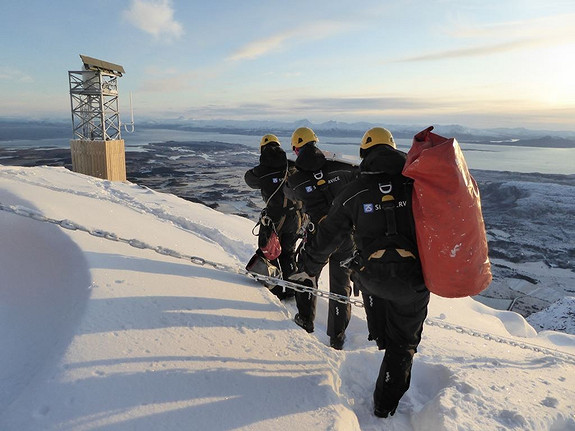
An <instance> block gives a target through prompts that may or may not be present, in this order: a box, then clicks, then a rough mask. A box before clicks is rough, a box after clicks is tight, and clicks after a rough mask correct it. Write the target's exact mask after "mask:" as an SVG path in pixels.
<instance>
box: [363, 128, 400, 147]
mask: <svg viewBox="0 0 575 431" xmlns="http://www.w3.org/2000/svg"><path fill="white" fill-rule="evenodd" d="M382 144H383V145H389V146H390V147H392V148H396V146H395V141H394V140H393V136H392V135H391V132H390V131H389V130H387V129H384V128H383V127H374V128H372V129H369V130H368V131H367V132H365V134H364V135H363V138H361V145H360V146H359V148H360V149H362V150H367V149H368V148H371V147H373V146H375V145H382Z"/></svg>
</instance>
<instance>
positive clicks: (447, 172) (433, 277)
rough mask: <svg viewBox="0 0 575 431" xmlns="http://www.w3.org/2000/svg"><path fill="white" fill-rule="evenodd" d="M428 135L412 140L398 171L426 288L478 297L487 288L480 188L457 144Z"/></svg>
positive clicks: (448, 295) (488, 273)
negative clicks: (408, 183)
mask: <svg viewBox="0 0 575 431" xmlns="http://www.w3.org/2000/svg"><path fill="white" fill-rule="evenodd" d="M432 130H433V127H429V128H427V129H425V130H423V131H422V132H419V133H418V134H417V135H415V136H414V138H413V145H412V147H411V149H410V150H409V152H408V153H407V162H406V164H405V167H404V169H403V175H405V176H406V177H409V178H412V179H413V180H414V185H413V217H414V219H415V226H416V234H417V246H418V250H419V255H420V258H421V266H422V269H423V276H424V279H425V284H426V285H427V288H428V289H429V290H430V291H431V292H433V293H435V294H436V295H439V296H443V297H446V298H459V297H464V296H472V295H477V294H478V293H480V292H481V291H483V290H484V289H486V288H487V286H488V285H489V283H491V265H490V263H489V257H488V254H487V252H488V247H487V238H486V235H485V224H484V222H483V214H482V213H481V199H480V197H479V189H478V187H477V183H476V182H475V180H474V179H473V177H472V176H471V175H470V173H469V170H468V168H467V163H466V162H465V158H464V157H463V153H462V151H461V148H460V147H459V144H458V143H457V141H456V140H455V139H454V138H450V139H447V138H444V137H442V136H439V135H436V134H435V133H432V132H431V131H432Z"/></svg>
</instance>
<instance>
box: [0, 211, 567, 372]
mask: <svg viewBox="0 0 575 431" xmlns="http://www.w3.org/2000/svg"><path fill="white" fill-rule="evenodd" d="M0 210H1V211H5V212H9V213H12V214H16V215H19V216H23V217H28V218H31V219H33V220H37V221H41V222H46V223H52V224H55V225H58V226H60V227H62V228H64V229H67V230H71V231H81V232H86V233H88V234H90V235H92V236H94V237H97V238H104V239H107V240H109V241H115V242H121V243H124V244H127V245H129V246H131V247H134V248H138V249H141V250H143V249H148V250H152V251H154V252H156V253H159V254H161V255H164V256H169V257H174V258H177V259H185V260H187V261H189V262H191V263H192V264H194V265H199V266H211V267H212V268H214V269H216V270H218V271H225V272H229V273H234V274H240V275H246V276H249V277H252V278H254V279H255V280H257V281H258V282H262V283H266V284H271V285H279V286H282V287H284V288H287V289H292V290H294V291H296V292H300V293H306V292H307V293H309V294H311V295H315V296H318V297H320V298H326V299H332V300H335V301H338V302H341V303H344V304H351V305H355V306H356V307H359V308H363V307H364V304H363V302H362V301H361V300H359V299H355V298H348V297H347V296H344V295H338V294H335V293H331V292H326V291H323V290H320V289H317V288H313V287H308V286H304V285H302V284H298V283H294V282H291V281H289V280H282V279H280V278H275V277H268V276H265V275H261V274H257V273H254V272H249V271H247V270H245V269H243V268H238V267H232V266H229V265H224V264H222V263H219V262H212V261H210V260H207V259H204V258H202V257H199V256H191V255H186V254H183V253H180V252H178V251H176V250H172V249H169V248H165V247H161V246H152V245H149V244H147V243H145V242H143V241H140V240H138V239H135V238H122V237H119V236H118V235H116V234H115V233H113V232H107V231H104V230H102V229H88V228H86V227H84V226H81V225H79V224H77V223H74V222H73V221H71V220H66V219H64V220H57V219H53V218H50V217H46V216H44V215H42V214H40V213H39V212H38V211H35V210H32V209H29V208H24V207H22V206H17V205H5V204H2V203H0ZM425 323H426V324H427V325H429V326H435V327H438V328H442V329H447V330H450V331H455V332H457V333H459V334H466V335H470V336H472V337H478V338H483V339H485V340H488V341H494V342H496V343H500V344H507V345H509V346H512V347H519V348H521V349H526V350H531V351H533V352H537V353H542V354H545V355H550V356H553V357H555V358H558V359H560V360H563V361H565V362H569V363H572V364H575V355H572V354H570V353H565V352H560V351H558V350H553V349H547V348H544V347H541V346H537V345H534V344H529V343H525V342H518V341H515V340H513V339H510V338H505V337H501V336H498V335H492V334H489V333H487V332H481V331H477V330H474V329H470V328H466V327H464V326H461V325H452V324H450V323H447V322H443V321H441V320H438V319H433V318H430V317H428V318H427V319H426V320H425Z"/></svg>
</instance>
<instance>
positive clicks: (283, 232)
mask: <svg viewBox="0 0 575 431" xmlns="http://www.w3.org/2000/svg"><path fill="white" fill-rule="evenodd" d="M294 171H295V168H294V167H293V162H290V161H289V160H288V159H287V156H286V153H285V151H284V150H283V149H282V148H281V144H280V141H279V139H278V138H277V136H275V135H272V134H266V135H264V136H263V137H262V138H261V141H260V159H259V164H258V165H257V166H255V167H254V168H252V169H249V170H248V171H247V172H246V173H245V175H244V180H245V182H246V184H247V185H248V186H249V187H250V188H252V189H259V190H260V191H261V195H262V199H263V200H264V203H265V207H264V209H263V210H262V215H261V217H260V231H259V236H260V238H259V240H258V243H259V244H260V245H261V244H263V243H265V241H266V240H267V238H264V236H267V235H269V233H270V232H271V231H275V233H276V234H277V236H278V238H279V243H280V245H281V254H280V255H279V257H277V258H276V259H272V260H271V264H273V265H275V266H277V267H278V268H279V269H280V270H281V274H282V277H283V278H284V279H287V278H288V277H289V276H291V274H293V272H294V271H295V270H296V263H295V251H296V243H297V240H298V234H297V232H298V231H299V229H300V227H301V214H300V208H301V203H299V202H297V201H294V200H291V199H288V198H287V197H286V196H285V195H284V192H283V185H284V183H285V182H286V179H287V177H288V176H289V175H290V173H291V172H294ZM256 254H259V255H260V256H262V257H264V258H266V256H265V255H264V254H263V253H262V249H261V248H258V250H257V252H256ZM271 292H272V293H273V294H275V295H276V296H277V297H278V298H280V299H285V298H287V297H293V296H294V292H293V291H292V290H291V289H284V288H283V287H281V286H274V287H272V288H271Z"/></svg>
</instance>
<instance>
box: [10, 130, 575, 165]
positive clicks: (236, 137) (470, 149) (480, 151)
mask: <svg viewBox="0 0 575 431" xmlns="http://www.w3.org/2000/svg"><path fill="white" fill-rule="evenodd" d="M318 135H319V139H320V142H319V146H320V148H322V149H324V150H329V151H333V152H335V153H341V154H344V155H348V156H357V155H358V146H359V139H354V138H353V137H345V138H338V137H325V138H324V137H322V136H321V133H318ZM122 138H123V139H124V141H125V145H126V151H127V152H130V151H141V150H143V147H144V146H145V145H147V144H148V143H151V142H167V141H195V142H210V141H216V142H226V143H231V144H242V145H246V146H248V147H252V148H254V150H255V151H257V150H258V147H259V142H260V138H261V136H260V135H248V134H228V133H221V132H217V131H214V132H196V131H184V130H172V129H141V130H138V129H136V131H135V132H134V133H124V134H123V136H122ZM278 138H279V139H280V141H281V142H282V143H283V147H284V148H285V149H286V150H287V151H288V153H289V152H290V149H289V140H290V137H289V136H287V135H286V136H282V135H278ZM396 141H397V144H398V148H399V149H401V150H403V151H406V152H407V151H408V150H409V148H410V147H411V139H396ZM459 144H460V146H461V149H462V151H463V154H464V156H465V160H466V161H467V164H468V166H469V168H470V169H482V170H491V171H511V172H526V173H529V172H538V173H544V174H563V175H565V174H567V175H570V174H575V148H545V147H522V146H514V145H497V144H470V143H466V142H459ZM69 145H70V144H69V140H67V139H62V138H55V139H36V140H12V141H2V142H0V147H2V148H49V147H53V148H65V147H68V146H69Z"/></svg>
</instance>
